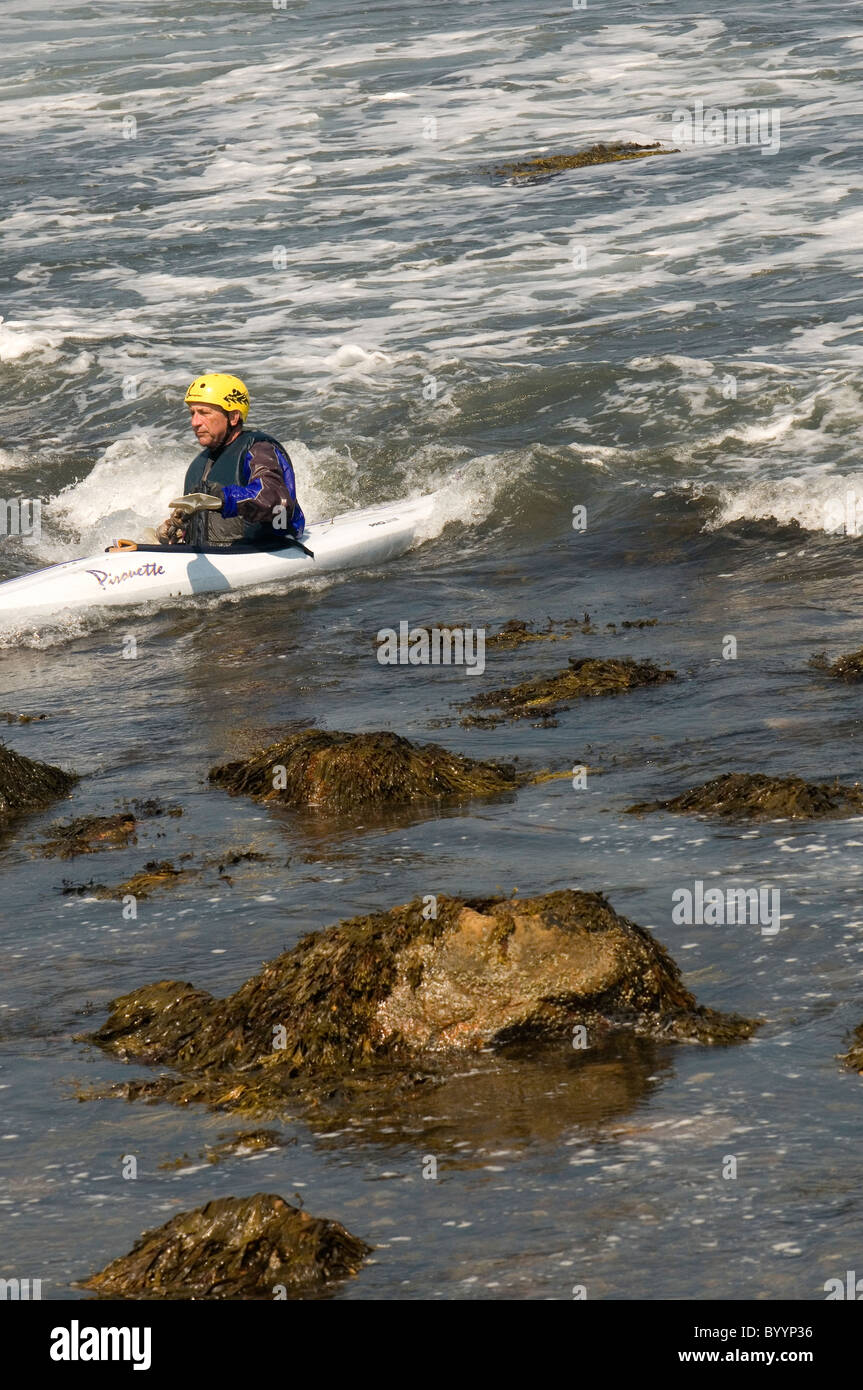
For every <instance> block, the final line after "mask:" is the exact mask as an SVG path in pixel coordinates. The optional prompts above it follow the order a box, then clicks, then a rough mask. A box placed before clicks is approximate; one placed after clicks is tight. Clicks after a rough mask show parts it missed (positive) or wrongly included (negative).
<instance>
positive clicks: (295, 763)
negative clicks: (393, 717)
mask: <svg viewBox="0 0 863 1390" xmlns="http://www.w3.org/2000/svg"><path fill="white" fill-rule="evenodd" d="M210 781H211V782H214V783H215V784H216V786H219V787H225V788H226V789H227V790H228V791H230V792H233V793H234V794H235V795H240V794H243V795H245V796H251V797H254V799H255V800H256V801H269V802H276V803H277V804H280V805H283V806H291V807H294V808H296V809H300V808H306V809H310V810H313V811H319V812H323V813H325V814H328V815H341V814H344V813H345V812H350V811H355V810H358V809H359V808H361V807H367V806H398V805H405V804H408V803H411V802H419V801H430V800H432V801H444V800H459V799H464V798H467V797H474V796H492V795H494V794H495V793H498V792H506V791H513V790H514V789H515V787H516V786H517V785H518V783H517V779H516V774H515V770H514V768H512V767H508V766H501V765H499V764H497V763H488V762H477V761H475V760H474V759H473V758H465V757H462V756H460V755H459V754H458V753H450V752H449V751H448V750H447V749H446V748H441V747H440V746H439V745H438V744H436V743H425V744H416V743H411V742H410V741H409V740H408V739H406V738H401V737H400V736H399V735H398V734H393V733H389V732H386V731H385V732H382V733H371V734H346V733H337V732H331V733H325V732H322V731H320V730H316V729H309V730H306V732H305V733H302V734H295V735H294V736H293V737H291V738H287V739H284V740H283V741H282V742H280V743H273V744H271V745H270V746H269V747H268V748H263V749H261V751H260V752H258V753H255V754H253V756H252V757H250V758H247V759H245V760H244V761H241V762H233V763H224V764H222V766H220V767H214V768H213V769H212V770H211V772H210Z"/></svg>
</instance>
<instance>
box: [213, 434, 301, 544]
mask: <svg viewBox="0 0 863 1390" xmlns="http://www.w3.org/2000/svg"><path fill="white" fill-rule="evenodd" d="M240 477H241V478H242V479H243V483H242V484H234V485H232V486H229V487H225V488H223V489H222V490H223V492H224V495H225V502H224V506H223V508H222V515H223V516H226V517H232V516H240V517H242V519H243V520H244V521H249V522H255V523H260V522H269V524H270V525H272V524H273V517H274V515H275V513H276V508H279V507H283V508H284V513H285V516H286V517H287V519H288V524H289V525H290V524H291V523H294V524H296V521H297V515H298V513H299V508H298V507H297V492H296V483H295V481H294V470H293V466H292V464H291V460H290V459H289V458H288V455H287V454H286V453H285V451H284V449H280V448H277V447H276V446H275V445H273V444H269V443H267V442H266V441H265V440H262V441H259V442H258V443H257V444H253V445H252V446H251V448H250V449H248V450H247V451H246V455H245V457H244V459H243V461H242V464H241V465H240ZM299 515H300V516H301V515H302V513H299Z"/></svg>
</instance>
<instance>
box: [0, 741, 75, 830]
mask: <svg viewBox="0 0 863 1390" xmlns="http://www.w3.org/2000/svg"><path fill="white" fill-rule="evenodd" d="M77 781H78V778H77V776H76V775H75V773H72V772H64V771H63V769H62V768H59V767H54V766H53V765H52V764H51V763H40V762H36V761H34V760H33V759H31V758H25V757H23V756H22V755H21V754H20V753H14V752H13V751H12V749H11V748H7V747H6V745H5V744H2V743H0V822H2V821H3V820H5V819H6V818H8V817H11V816H17V815H21V814H23V813H24V812H25V811H36V810H39V809H40V808H41V807H43V806H47V805H49V803H50V802H52V801H56V799H57V797H58V796H65V795H66V793H67V792H68V791H69V790H70V789H71V788H72V787H73V786H74V785H75V783H76V782H77Z"/></svg>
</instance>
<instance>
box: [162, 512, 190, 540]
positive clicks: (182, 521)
mask: <svg viewBox="0 0 863 1390" xmlns="http://www.w3.org/2000/svg"><path fill="white" fill-rule="evenodd" d="M186 525H187V519H186V517H185V515H184V514H183V512H181V511H173V512H171V515H170V516H169V517H168V520H167V521H163V522H162V524H161V526H157V527H156V535H157V536H158V537H159V542H160V544H162V545H182V544H183V542H184V541H185V539H186Z"/></svg>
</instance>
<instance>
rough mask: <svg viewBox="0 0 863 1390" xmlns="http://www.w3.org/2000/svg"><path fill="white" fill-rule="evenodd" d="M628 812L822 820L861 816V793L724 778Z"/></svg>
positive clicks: (755, 776) (752, 775)
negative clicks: (670, 812) (666, 812)
mask: <svg viewBox="0 0 863 1390" xmlns="http://www.w3.org/2000/svg"><path fill="white" fill-rule="evenodd" d="M626 809H627V811H629V812H631V813H633V814H641V813H643V812H646V811H675V812H681V813H684V814H686V813H689V814H691V815H697V814H702V815H710V816H724V817H726V818H728V819H729V820H731V819H734V820H824V819H839V818H841V817H843V816H856V815H860V814H861V812H863V788H861V787H859V786H857V785H856V783H855V785H854V786H850V787H849V786H840V785H839V783H838V781H837V782H834V783H832V784H828V783H826V782H805V781H804V780H803V778H802V777H768V776H766V775H765V774H764V773H761V772H726V773H723V775H722V776H721V777H714V778H713V779H712V780H711V781H709V782H705V783H703V785H702V786H700V787H692V788H690V789H689V790H688V791H685V792H682V793H681V794H680V795H679V796H674V797H671V798H670V799H669V800H667V801H641V802H638V803H637V804H636V805H635V806H627V808H626Z"/></svg>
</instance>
